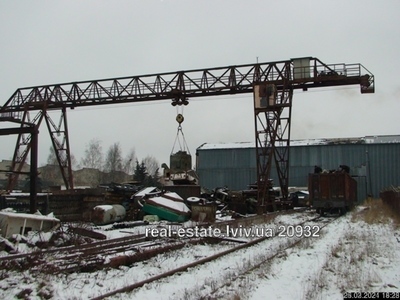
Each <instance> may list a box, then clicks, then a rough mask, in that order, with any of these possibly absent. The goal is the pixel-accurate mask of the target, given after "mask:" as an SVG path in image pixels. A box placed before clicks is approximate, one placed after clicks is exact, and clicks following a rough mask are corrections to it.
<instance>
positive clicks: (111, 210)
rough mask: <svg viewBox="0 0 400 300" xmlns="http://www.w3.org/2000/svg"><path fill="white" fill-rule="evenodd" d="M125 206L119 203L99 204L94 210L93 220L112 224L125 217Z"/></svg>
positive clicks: (96, 222)
mask: <svg viewBox="0 0 400 300" xmlns="http://www.w3.org/2000/svg"><path fill="white" fill-rule="evenodd" d="M125 216H126V210H125V207H123V206H122V205H119V204H113V205H98V206H95V207H94V208H93V210H92V218H91V219H92V222H93V223H94V224H97V225H104V224H110V223H114V222H118V221H122V220H123V219H125Z"/></svg>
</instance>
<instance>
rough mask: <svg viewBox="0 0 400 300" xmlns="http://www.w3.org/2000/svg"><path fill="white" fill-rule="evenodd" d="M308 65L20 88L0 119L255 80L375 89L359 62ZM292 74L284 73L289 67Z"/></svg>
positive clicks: (225, 88) (247, 87)
mask: <svg viewBox="0 0 400 300" xmlns="http://www.w3.org/2000/svg"><path fill="white" fill-rule="evenodd" d="M309 59H310V61H311V64H310V66H309V67H308V68H307V70H304V71H305V72H306V73H308V74H309V76H308V77H307V78H301V79H297V78H296V76H295V74H296V73H295V72H296V68H294V66H293V62H294V61H295V60H296V59H291V60H286V61H277V62H267V63H257V64H247V65H238V66H228V67H219V68H209V69H197V70H189V71H178V72H169V73H160V74H149V75H141V76H131V77H120V78H112V79H101V80H90V81H81V82H70V83H61V84H53V85H43V86H35V87H27V88H20V89H18V90H16V91H15V93H14V94H13V95H12V96H11V97H10V98H9V99H8V101H7V102H6V103H5V104H4V105H3V107H1V108H0V120H1V116H2V115H3V114H4V116H5V115H6V114H8V115H9V116H13V115H14V114H17V113H18V112H22V111H24V110H25V109H28V110H41V109H43V107H44V106H45V107H46V108H47V109H61V108H63V107H67V108H75V107H80V106H94V105H103V104H116V103H126V102H140V101H152V100H170V99H182V98H195V97H204V96H215V95H226V94H240V93H251V92H253V83H254V82H274V83H275V84H276V86H277V88H278V89H282V88H283V83H284V82H285V83H286V81H287V80H289V84H290V86H291V88H292V89H304V90H306V89H308V88H317V87H325V86H335V85H352V84H359V85H360V86H361V90H362V91H373V88H374V76H373V75H372V74H371V73H370V72H369V71H368V70H366V69H365V68H364V67H363V66H362V65H361V64H332V65H327V64H324V63H322V62H321V61H320V60H318V59H317V58H309ZM288 65H290V66H291V73H287V72H286V71H287V66H288Z"/></svg>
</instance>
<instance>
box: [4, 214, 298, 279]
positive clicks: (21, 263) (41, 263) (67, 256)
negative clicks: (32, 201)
mask: <svg viewBox="0 0 400 300" xmlns="http://www.w3.org/2000/svg"><path fill="white" fill-rule="evenodd" d="M285 213H293V212H284V214H285ZM281 214H282V212H281ZM276 215H277V214H268V215H257V216H253V217H248V218H242V219H238V220H229V221H223V222H218V223H214V224H202V225H199V227H202V226H204V227H206V226H211V227H212V228H219V229H221V230H223V228H225V227H226V226H227V225H229V226H231V227H238V226H248V225H250V224H254V223H260V222H261V223H265V222H268V221H270V220H271V219H272V218H274V217H275V216H276ZM188 228H191V227H186V228H185V229H186V230H187V229H188ZM205 240H206V239H204V238H180V239H173V238H163V239H160V238H153V237H151V236H146V235H145V234H137V235H132V236H127V237H121V238H115V239H109V240H105V241H104V240H103V241H99V242H93V243H88V244H83V245H75V246H66V247H59V248H54V249H46V250H40V251H35V252H29V253H21V254H13V255H8V256H3V257H0V266H1V267H2V268H4V269H6V268H10V269H11V268H17V269H18V268H20V269H28V268H29V269H32V270H36V271H38V272H42V271H47V272H51V273H53V274H54V273H70V272H79V271H93V270H97V269H99V268H102V267H117V266H119V265H120V264H131V263H134V262H138V261H142V260H146V259H149V258H150V257H153V256H155V255H157V254H160V253H163V252H166V251H170V250H177V249H180V248H182V247H184V246H185V245H186V244H188V243H191V244H196V243H201V242H204V241H205ZM216 240H217V242H218V239H216ZM232 240H233V239H231V241H232ZM207 241H208V242H209V241H210V239H207ZM225 241H228V239H225ZM214 242H215V239H214ZM110 257H111V259H110ZM112 257H115V258H112ZM106 261H108V262H107V263H105V262H106Z"/></svg>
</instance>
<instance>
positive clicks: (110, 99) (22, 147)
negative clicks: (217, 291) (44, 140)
mask: <svg viewBox="0 0 400 300" xmlns="http://www.w3.org/2000/svg"><path fill="white" fill-rule="evenodd" d="M344 85H359V86H360V91H361V93H373V92H374V89H375V86H374V76H373V75H372V74H371V73H370V72H369V71H368V70H367V69H366V68H364V67H363V66H362V65H361V64H359V63H355V64H344V63H340V64H325V63H323V62H322V61H320V60H319V59H317V58H313V57H305V58H296V59H290V60H284V61H276V62H267V63H255V64H246V65H236V66H228V67H218V68H206V69H196V70H189V71H177V72H168V73H159V74H148V75H141V76H130V77H120V78H111V79H102V80H90V81H80V82H69V83H62V84H52V85H43V86H34V87H26V88H19V89H17V90H16V91H15V92H14V94H13V95H12V96H11V97H10V98H9V99H8V101H7V102H6V103H5V104H4V105H3V106H2V107H0V121H10V122H16V123H18V124H20V127H30V126H36V127H37V128H38V127H39V126H40V124H41V123H42V121H43V119H44V120H45V123H46V125H47V128H48V130H49V133H50V136H51V140H52V144H53V147H54V150H55V153H56V157H57V160H58V163H59V166H60V170H61V174H62V176H63V180H64V183H65V186H66V187H67V188H73V177H72V169H71V155H70V145H69V135H68V126H67V116H66V111H67V108H70V109H74V108H79V107H83V106H97V105H105V104H118V103H134V102H145V101H156V100H170V101H171V100H172V104H173V105H181V104H186V103H187V101H188V99H191V98H196V97H209V96H219V95H231V94H242V93H253V98H254V121H255V140H256V151H257V184H258V201H259V204H260V206H268V205H269V204H270V203H271V201H270V199H269V197H268V184H267V182H268V179H269V176H270V171H271V166H272V162H273V161H274V163H275V166H276V168H277V173H278V178H279V185H280V187H281V191H282V196H283V198H287V196H288V194H287V189H288V178H289V144H290V123H291V107H292V96H293V90H295V89H302V90H304V91H306V90H308V89H309V88H319V87H332V86H344ZM51 110H58V111H59V112H60V118H59V120H58V121H57V122H55V121H54V120H52V119H51V117H50V115H49V114H48V112H49V111H51ZM25 132H28V131H17V132H16V134H18V138H17V143H16V147H15V151H14V155H13V160H12V165H11V167H10V174H9V182H8V189H12V188H13V187H14V186H15V184H16V181H17V179H18V174H19V173H20V171H21V169H22V166H23V164H24V162H25V160H26V158H27V155H28V153H29V151H30V149H31V143H32V134H31V133H25ZM0 134H1V132H0ZM36 164H37V162H36Z"/></svg>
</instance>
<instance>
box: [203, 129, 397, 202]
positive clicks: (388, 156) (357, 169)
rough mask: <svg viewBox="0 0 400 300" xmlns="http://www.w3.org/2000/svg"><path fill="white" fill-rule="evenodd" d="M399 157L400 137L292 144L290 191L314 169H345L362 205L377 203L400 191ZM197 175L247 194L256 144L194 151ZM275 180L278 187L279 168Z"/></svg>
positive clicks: (205, 146) (210, 146)
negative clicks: (392, 189) (387, 191)
mask: <svg viewBox="0 0 400 300" xmlns="http://www.w3.org/2000/svg"><path fill="white" fill-rule="evenodd" d="M399 155H400V135H391V136H367V137H363V138H349V139H318V140H298V141H292V142H291V147H290V157H289V163H290V170H289V185H290V186H297V187H307V178H308V174H309V173H312V172H313V171H314V166H316V165H317V166H320V167H321V168H322V169H327V170H335V169H337V168H338V167H339V165H347V166H349V167H350V175H352V176H353V177H354V178H355V179H356V180H357V182H358V198H359V200H363V199H365V198H366V196H367V195H368V194H371V195H373V196H374V197H379V192H380V191H381V190H382V189H384V188H386V187H389V186H391V185H393V186H399V185H400V157H399ZM196 169H197V173H198V175H199V177H200V185H201V186H203V187H205V188H208V189H214V188H216V187H220V186H227V187H228V188H229V189H231V190H242V189H247V188H248V185H249V184H251V183H255V182H256V179H257V174H256V172H257V168H256V155H255V144H254V143H226V144H203V145H201V146H200V147H198V148H197V150H196ZM271 178H272V179H273V180H274V182H276V183H277V180H278V177H277V174H276V171H275V166H272V172H271ZM276 185H278V184H276Z"/></svg>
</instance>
